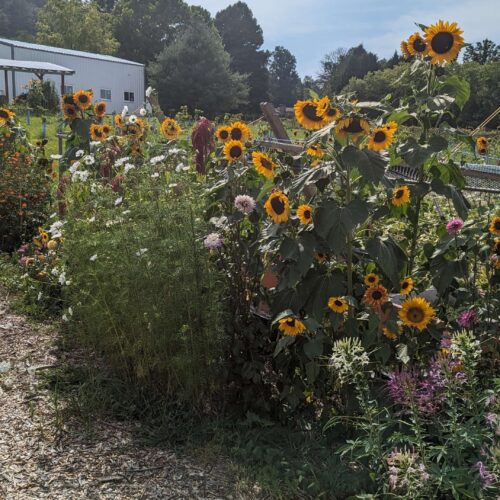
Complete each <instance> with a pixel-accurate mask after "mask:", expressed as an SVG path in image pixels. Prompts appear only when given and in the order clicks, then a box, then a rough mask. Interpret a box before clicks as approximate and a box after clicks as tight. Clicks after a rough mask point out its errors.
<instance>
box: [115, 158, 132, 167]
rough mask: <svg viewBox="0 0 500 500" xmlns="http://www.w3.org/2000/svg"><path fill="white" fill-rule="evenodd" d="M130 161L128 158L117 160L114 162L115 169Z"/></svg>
mask: <svg viewBox="0 0 500 500" xmlns="http://www.w3.org/2000/svg"><path fill="white" fill-rule="evenodd" d="M129 160H130V156H124V157H123V158H118V160H116V161H115V167H121V166H122V165H123V164H124V163H127V162H128V161H129Z"/></svg>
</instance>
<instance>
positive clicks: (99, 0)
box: [92, 0, 116, 12]
mask: <svg viewBox="0 0 500 500" xmlns="http://www.w3.org/2000/svg"><path fill="white" fill-rule="evenodd" d="M92 1H93V2H94V3H95V4H96V5H97V7H98V8H99V10H100V11H101V12H112V11H113V9H114V8H115V4H116V0H92Z"/></svg>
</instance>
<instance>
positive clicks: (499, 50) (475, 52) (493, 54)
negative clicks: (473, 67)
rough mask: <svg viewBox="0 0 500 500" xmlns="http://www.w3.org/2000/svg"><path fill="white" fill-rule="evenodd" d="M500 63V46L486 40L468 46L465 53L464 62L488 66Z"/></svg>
mask: <svg viewBox="0 0 500 500" xmlns="http://www.w3.org/2000/svg"><path fill="white" fill-rule="evenodd" d="M496 61H500V45H496V44H495V42H492V41H491V40H488V39H487V38H485V39H484V40H483V41H482V42H476V43H475V44H474V45H472V44H471V45H468V46H467V48H466V49H465V53H464V62H477V63H479V64H487V63H490V62H496Z"/></svg>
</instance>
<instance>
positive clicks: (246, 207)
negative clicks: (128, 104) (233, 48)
mask: <svg viewBox="0 0 500 500" xmlns="http://www.w3.org/2000/svg"><path fill="white" fill-rule="evenodd" d="M234 207H235V208H236V210H239V211H240V212H241V213H243V214H251V213H252V212H253V211H254V209H255V200H254V199H253V198H252V197H251V196H248V195H246V194H240V195H238V196H237V197H236V198H235V199H234Z"/></svg>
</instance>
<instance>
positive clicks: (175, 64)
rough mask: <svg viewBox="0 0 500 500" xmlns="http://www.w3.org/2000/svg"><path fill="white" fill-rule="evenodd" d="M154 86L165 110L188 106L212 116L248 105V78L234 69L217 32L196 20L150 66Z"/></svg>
mask: <svg viewBox="0 0 500 500" xmlns="http://www.w3.org/2000/svg"><path fill="white" fill-rule="evenodd" d="M149 74H150V77H151V80H152V83H153V84H154V85H155V87H156V88H157V89H158V91H159V94H160V104H161V106H162V108H163V109H168V110H173V109H178V108H179V107H181V106H182V105H183V104H188V105H189V107H190V108H191V109H194V108H199V109H203V110H204V111H205V112H206V113H207V115H208V116H213V115H214V114H215V113H218V112H220V111H221V110H227V109H232V110H236V109H237V108H238V107H239V106H240V105H242V104H244V103H246V102H247V97H248V89H247V87H246V84H245V83H244V82H245V77H244V76H243V75H239V74H237V73H234V72H233V71H232V70H231V69H230V58H229V55H228V53H227V52H225V50H224V47H223V45H222V41H221V39H220V37H219V35H218V34H217V32H216V31H214V30H213V29H211V28H210V27H208V26H207V25H206V24H205V23H203V22H202V21H200V20H193V22H192V24H191V25H189V26H188V27H187V28H186V30H185V31H184V33H183V34H182V35H181V36H180V37H179V38H178V39H177V40H176V41H175V42H174V43H172V44H171V45H169V46H168V47H167V48H165V50H163V51H162V52H161V53H160V54H159V55H158V57H157V59H156V62H154V63H153V64H151V65H150V68H149Z"/></svg>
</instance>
